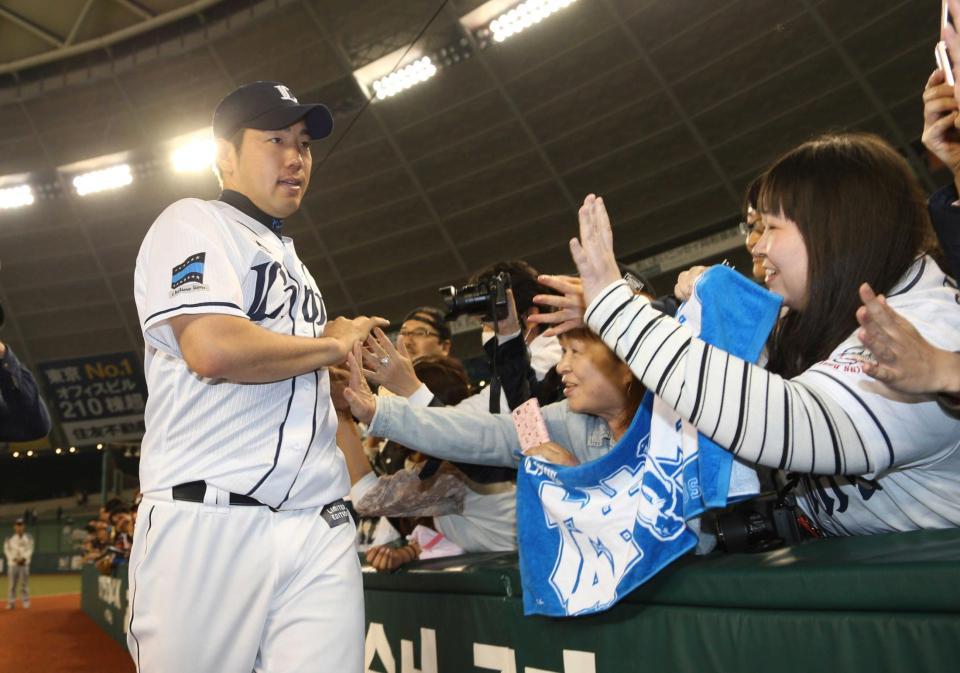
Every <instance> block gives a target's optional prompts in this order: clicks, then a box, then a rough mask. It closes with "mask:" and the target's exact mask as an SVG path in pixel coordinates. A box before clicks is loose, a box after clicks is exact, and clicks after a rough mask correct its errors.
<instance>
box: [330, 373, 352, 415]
mask: <svg viewBox="0 0 960 673" xmlns="http://www.w3.org/2000/svg"><path fill="white" fill-rule="evenodd" d="M327 371H328V372H330V399H331V400H333V408H334V409H336V410H337V412H338V413H339V412H341V411H350V403H349V402H347V398H346V396H345V395H344V394H343V393H344V391H345V390H346V389H347V386H349V385H350V370H349V369H347V368H344V367H328V368H327Z"/></svg>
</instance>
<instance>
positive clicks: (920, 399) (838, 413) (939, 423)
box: [558, 134, 960, 535]
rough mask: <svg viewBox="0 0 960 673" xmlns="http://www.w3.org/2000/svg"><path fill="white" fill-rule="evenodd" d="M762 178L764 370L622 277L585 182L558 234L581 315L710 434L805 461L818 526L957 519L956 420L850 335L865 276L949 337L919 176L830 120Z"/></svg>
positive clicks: (950, 295) (765, 458)
mask: <svg viewBox="0 0 960 673" xmlns="http://www.w3.org/2000/svg"><path fill="white" fill-rule="evenodd" d="M761 180H762V182H761V187H760V195H759V201H758V209H759V211H760V212H761V214H762V217H763V221H764V223H765V225H766V229H765V230H764V234H763V236H762V237H761V239H760V240H759V241H758V242H757V245H756V247H755V249H754V254H755V255H758V256H759V257H761V258H762V260H763V264H764V268H765V270H766V281H767V284H768V286H769V288H770V289H771V290H772V291H774V292H775V293H777V294H779V295H780V296H781V297H783V300H784V303H785V305H786V306H787V311H786V313H785V315H784V316H783V317H782V318H781V319H780V321H779V323H778V324H777V326H776V327H775V328H774V332H773V334H772V336H771V339H770V341H769V342H768V356H769V357H768V361H767V365H766V368H765V369H764V368H761V367H759V366H756V365H753V364H751V363H748V362H744V361H743V360H741V359H739V358H736V357H734V356H732V355H730V354H729V353H726V352H724V351H723V350H720V349H718V348H714V347H713V346H710V345H708V344H706V343H704V342H703V341H701V340H700V339H697V338H695V337H694V336H693V335H692V334H691V332H690V330H689V329H688V328H687V327H685V326H684V325H681V324H679V323H677V322H676V321H675V320H673V319H672V318H669V317H667V316H665V315H663V314H662V313H660V312H659V311H657V310H656V309H655V308H654V307H652V306H651V304H650V302H649V301H647V300H646V299H645V298H643V297H636V296H634V295H633V294H632V293H631V292H630V290H629V287H628V286H627V285H626V283H624V282H623V281H622V280H620V279H619V271H618V268H617V264H616V258H615V256H614V253H613V235H612V229H611V225H610V220H609V217H608V215H607V211H606V207H605V205H604V204H603V201H602V199H599V198H597V197H595V196H593V195H590V196H588V197H587V198H586V200H585V201H584V205H583V207H582V208H581V209H580V239H579V240H577V239H574V240H573V241H571V246H570V247H571V252H572V253H573V257H574V261H575V263H576V264H577V267H578V269H579V271H580V277H581V279H582V288H583V295H584V300H585V301H586V303H587V308H586V313H585V318H586V322H587V324H588V325H589V326H590V328H591V329H593V330H595V331H596V332H597V333H598V334H599V336H600V337H601V338H602V339H603V340H604V342H605V343H606V344H607V346H609V347H610V348H612V349H614V350H615V351H616V352H617V354H618V355H619V356H620V357H621V358H623V359H624V360H625V361H626V362H628V364H629V365H630V368H631V370H632V371H633V372H634V373H635V374H636V375H637V376H639V377H640V379H641V381H642V382H643V383H644V384H645V385H646V386H648V387H649V388H650V389H651V390H652V391H653V392H655V393H656V394H657V395H658V396H660V398H661V399H662V400H664V401H665V402H666V403H667V404H668V405H670V406H672V407H673V408H674V409H675V410H676V411H677V412H678V413H679V414H680V415H681V416H682V417H684V418H686V419H688V420H689V421H690V422H692V423H693V424H694V425H696V426H697V428H698V429H699V430H700V431H701V432H703V433H704V434H707V435H708V436H709V437H711V439H713V440H714V441H716V442H717V443H718V444H719V445H721V446H723V447H726V448H727V449H728V450H730V451H731V452H732V453H734V454H735V455H737V456H738V457H739V458H740V459H742V460H744V461H746V462H750V463H755V464H759V465H763V466H767V467H773V468H780V469H782V470H787V471H790V472H794V473H799V474H801V475H803V479H802V481H801V483H800V485H799V488H798V501H799V504H800V505H801V507H802V508H803V510H804V512H805V513H806V514H807V515H808V516H810V517H811V518H812V519H813V520H815V521H816V522H818V524H819V525H820V526H821V528H822V529H823V530H824V531H825V532H826V533H828V534H835V535H852V534H868V533H879V532H893V531H907V530H917V529H928V528H947V527H955V526H960V421H958V420H957V419H955V418H952V417H950V416H949V415H948V414H947V413H946V412H944V411H943V410H942V409H940V408H939V407H938V405H937V404H936V402H935V401H934V400H933V399H932V398H931V397H930V396H919V395H905V394H903V393H901V392H897V391H895V390H893V389H892V388H890V387H888V386H886V385H884V384H883V383H881V382H879V381H876V380H874V379H872V378H871V377H870V376H868V374H867V373H866V372H865V371H864V367H863V364H862V362H863V360H864V359H869V358H870V357H871V355H870V352H869V350H868V349H867V348H866V347H865V346H864V344H863V343H862V342H861V341H860V339H859V338H858V336H857V327H858V325H857V319H856V313H857V309H858V308H859V307H860V297H859V293H858V290H859V287H860V285H861V284H863V283H864V282H866V283H869V284H870V286H871V287H873V288H876V289H877V290H878V291H881V292H883V293H884V294H885V295H886V297H887V300H888V301H889V305H890V306H891V307H892V308H895V309H896V310H897V311H899V312H900V313H901V314H902V315H903V316H904V317H905V318H906V319H907V320H909V321H910V322H912V323H913V324H914V325H915V326H916V328H917V330H919V332H920V333H921V334H922V335H923V336H924V337H925V338H926V339H928V340H929V341H931V342H932V343H934V344H935V345H936V346H937V347H938V348H941V349H944V350H948V351H958V350H960V306H958V303H960V294H958V292H957V290H956V286H955V283H954V282H953V281H952V280H951V279H949V278H948V277H947V276H946V274H944V273H943V271H941V269H940V267H939V266H938V264H937V262H936V261H935V259H934V258H933V257H932V256H931V255H930V254H928V253H930V252H935V251H936V243H935V239H934V238H933V230H932V227H931V225H930V221H929V217H928V215H927V210H926V204H925V200H924V195H923V192H922V189H921V187H920V185H919V183H918V181H917V179H916V177H915V176H914V175H913V173H912V172H911V170H910V168H909V166H908V165H907V163H906V161H905V160H904V159H903V158H902V157H901V156H900V155H899V154H897V152H896V151H895V150H894V149H893V148H892V147H890V146H889V145H887V144H886V143H885V142H884V141H882V140H881V139H879V138H877V137H876V136H870V135H864V134H843V135H832V136H824V137H821V138H818V139H815V140H812V141H809V142H807V143H804V144H802V145H800V146H798V147H797V148H795V149H793V150H791V151H789V152H787V153H786V154H785V155H784V156H783V157H781V158H780V159H778V160H777V161H776V162H774V164H773V165H772V166H771V167H770V168H769V169H768V171H767V172H766V173H765V174H764V175H763V177H762V178H761ZM558 320H559V318H558ZM728 381H735V382H736V384H735V385H727V382H728Z"/></svg>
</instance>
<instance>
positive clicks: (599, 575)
mask: <svg viewBox="0 0 960 673" xmlns="http://www.w3.org/2000/svg"><path fill="white" fill-rule="evenodd" d="M582 493H583V497H582V498H581V499H573V498H571V497H570V494H569V493H568V492H567V491H565V490H564V489H563V488H561V487H559V486H556V485H554V484H551V483H549V482H544V483H543V485H542V486H541V491H540V498H541V500H542V502H543V510H544V514H545V515H546V519H547V525H548V526H549V527H550V528H558V529H559V531H560V538H561V542H560V554H559V556H558V558H557V561H556V565H555V566H554V570H553V574H552V575H551V576H550V583H551V584H552V585H553V587H554V590H555V591H556V592H557V594H558V595H559V597H560V599H561V600H562V601H563V602H564V604H565V605H566V608H567V613H568V614H576V613H578V612H582V611H583V610H588V609H597V608H602V607H604V606H606V605H610V604H611V603H613V601H614V600H616V592H617V585H618V584H619V583H620V580H622V579H623V577H624V575H626V573H627V572H628V571H629V570H630V568H632V567H633V566H634V564H636V562H637V561H639V560H640V559H641V558H643V551H642V550H641V549H640V547H639V545H638V544H637V543H636V542H635V540H634V538H633V531H634V526H635V525H636V521H637V511H638V509H639V508H640V507H641V504H640V501H641V500H643V497H644V496H643V493H642V492H641V487H640V484H639V483H638V479H637V473H636V472H634V471H632V470H630V468H628V467H623V468H621V469H619V470H618V471H617V472H615V473H614V474H612V475H611V476H610V477H608V478H607V479H604V480H602V481H601V482H600V486H599V487H590V488H585V489H582ZM591 501H593V502H592V507H590V508H589V510H588V509H587V508H586V506H587V504H588V503H591ZM598 513H599V514H600V515H601V516H602V517H603V524H602V525H597V522H596V521H594V523H593V525H591V526H589V529H590V531H591V532H590V533H587V532H585V531H584V530H583V529H584V528H586V527H588V526H586V525H581V524H579V523H578V519H579V518H581V517H589V518H595V517H596V516H597V514H598ZM586 523H587V522H586V521H584V524H586Z"/></svg>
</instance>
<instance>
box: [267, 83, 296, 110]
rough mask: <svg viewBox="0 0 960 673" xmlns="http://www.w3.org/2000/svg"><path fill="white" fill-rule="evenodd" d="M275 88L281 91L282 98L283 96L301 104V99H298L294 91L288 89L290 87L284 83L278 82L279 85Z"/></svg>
mask: <svg viewBox="0 0 960 673" xmlns="http://www.w3.org/2000/svg"><path fill="white" fill-rule="evenodd" d="M273 88H274V89H276V90H277V91H279V92H280V98H282V99H284V100H289V101H293V102H294V103H296V104H297V105H299V104H300V101H298V100H297V97H296V96H294V95H293V92H292V91H290V89H288V88H287V87H285V86H284V85H282V84H277V85H276V86H274V87H273Z"/></svg>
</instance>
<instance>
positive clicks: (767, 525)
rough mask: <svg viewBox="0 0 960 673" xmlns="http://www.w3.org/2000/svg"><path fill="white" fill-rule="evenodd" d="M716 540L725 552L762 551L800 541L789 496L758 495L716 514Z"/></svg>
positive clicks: (795, 510) (794, 505) (792, 501)
mask: <svg viewBox="0 0 960 673" xmlns="http://www.w3.org/2000/svg"><path fill="white" fill-rule="evenodd" d="M716 527H717V542H718V543H719V545H720V547H722V548H723V549H724V551H727V552H729V553H733V554H736V553H742V552H748V553H755V552H764V551H769V550H771V549H776V548H777V547H780V546H783V545H792V544H796V543H797V542H800V541H801V540H802V539H803V536H802V534H801V532H800V526H799V525H798V524H797V507H796V501H795V500H794V498H793V497H792V496H786V497H781V498H777V497H776V496H775V494H770V496H768V497H764V496H761V497H760V498H757V499H756V500H752V501H750V502H749V503H744V504H742V505H739V506H736V507H733V508H731V509H728V510H726V511H724V512H720V513H719V514H717V518H716Z"/></svg>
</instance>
